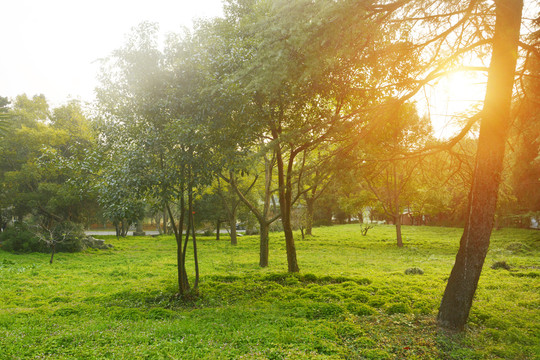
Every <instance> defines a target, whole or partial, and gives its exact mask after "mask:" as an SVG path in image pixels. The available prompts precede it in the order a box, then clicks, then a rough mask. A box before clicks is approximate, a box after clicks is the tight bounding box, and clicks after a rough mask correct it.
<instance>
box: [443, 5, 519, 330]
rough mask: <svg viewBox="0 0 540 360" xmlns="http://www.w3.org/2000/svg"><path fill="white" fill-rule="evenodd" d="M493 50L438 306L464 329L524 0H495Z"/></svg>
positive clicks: (486, 225)
mask: <svg viewBox="0 0 540 360" xmlns="http://www.w3.org/2000/svg"><path fill="white" fill-rule="evenodd" d="M495 4H496V17H497V20H496V23H495V35H494V38H493V52H492V57H491V64H490V68H489V72H488V84H487V90H486V98H485V101H484V109H483V115H482V123H481V125H480V135H479V137H478V150H477V155H476V168H475V172H474V177H473V184H472V188H471V192H470V194H469V207H468V217H467V220H466V223H465V229H464V231H463V236H462V237H461V241H460V247H459V251H458V253H457V256H456V262H455V264H454V267H453V269H452V272H451V274H450V278H449V279H448V284H447V285H446V289H445V292H444V296H443V299H442V302H441V307H440V308H439V314H438V317H437V321H438V325H439V326H440V327H442V328H445V329H448V330H452V331H461V330H463V328H464V326H465V323H466V322H467V318H468V317H469V311H470V308H471V306H472V301H473V297H474V293H475V291H476V287H477V285H478V280H479V278H480V273H481V271H482V266H483V264H484V260H485V257H486V254H487V251H488V247H489V238H490V236H491V230H492V226H493V219H494V215H495V209H496V204H497V193H498V189H499V184H500V178H501V172H502V165H503V159H504V146H505V142H506V138H507V133H508V128H509V124H510V107H511V100H512V87H513V83H514V71H515V67H516V60H517V47H518V39H519V30H520V23H521V11H522V7H523V2H522V1H520V0H497V1H495Z"/></svg>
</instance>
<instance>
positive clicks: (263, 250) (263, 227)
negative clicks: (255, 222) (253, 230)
mask: <svg viewBox="0 0 540 360" xmlns="http://www.w3.org/2000/svg"><path fill="white" fill-rule="evenodd" d="M261 220H262V219H260V220H259V231H260V235H259V236H260V252H259V266H260V267H268V257H269V253H270V250H269V244H270V237H269V235H268V233H269V228H270V224H268V223H267V222H266V221H264V220H262V221H261Z"/></svg>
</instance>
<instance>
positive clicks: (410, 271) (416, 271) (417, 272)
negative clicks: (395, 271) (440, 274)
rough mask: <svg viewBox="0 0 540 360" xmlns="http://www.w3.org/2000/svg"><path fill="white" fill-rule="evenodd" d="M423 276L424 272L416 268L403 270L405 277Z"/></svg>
mask: <svg viewBox="0 0 540 360" xmlns="http://www.w3.org/2000/svg"><path fill="white" fill-rule="evenodd" d="M423 274H424V270H422V269H420V268H417V267H412V268H408V269H406V270H405V275H423Z"/></svg>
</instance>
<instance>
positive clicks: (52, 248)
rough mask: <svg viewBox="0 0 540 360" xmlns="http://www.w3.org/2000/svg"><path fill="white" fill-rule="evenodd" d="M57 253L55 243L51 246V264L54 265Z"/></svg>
mask: <svg viewBox="0 0 540 360" xmlns="http://www.w3.org/2000/svg"><path fill="white" fill-rule="evenodd" d="M55 252H56V244H55V243H53V244H52V246H51V259H50V260H49V264H52V263H53V258H54V253H55Z"/></svg>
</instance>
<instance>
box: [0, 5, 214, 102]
mask: <svg viewBox="0 0 540 360" xmlns="http://www.w3.org/2000/svg"><path fill="white" fill-rule="evenodd" d="M1 11H2V18H1V19H0V39H1V42H0V44H1V49H2V54H1V55H0V96H7V97H9V98H12V99H13V98H15V96H17V95H19V94H23V93H26V94H27V95H28V96H33V95H35V94H44V95H45V97H46V98H47V100H48V101H49V103H50V104H51V105H52V106H59V105H61V104H63V103H65V102H66V101H68V100H69V99H80V100H82V101H91V100H93V99H94V94H93V90H94V88H95V87H96V85H97V81H96V74H97V72H98V70H99V65H98V64H97V62H96V60H98V59H100V58H103V57H106V56H108V55H109V54H110V53H111V52H112V51H113V50H114V49H117V48H119V47H121V46H122V45H123V44H124V42H125V35H126V34H128V33H129V32H130V30H131V28H132V27H134V26H136V25H137V24H139V23H141V22H143V21H152V22H157V23H159V24H160V31H161V33H169V32H179V31H180V29H181V27H182V26H186V27H191V24H192V20H193V19H196V18H207V17H214V16H219V15H221V14H222V5H221V0H151V1H143V0H92V1H90V0H7V1H3V2H2V6H1Z"/></svg>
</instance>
